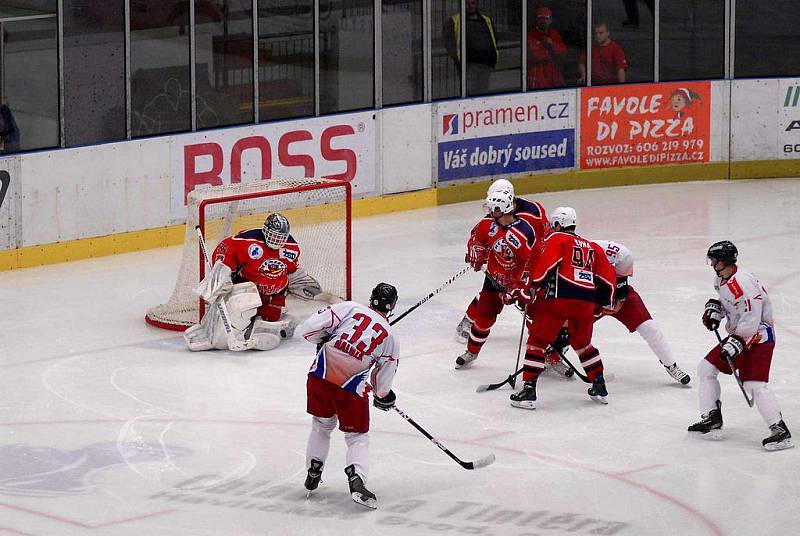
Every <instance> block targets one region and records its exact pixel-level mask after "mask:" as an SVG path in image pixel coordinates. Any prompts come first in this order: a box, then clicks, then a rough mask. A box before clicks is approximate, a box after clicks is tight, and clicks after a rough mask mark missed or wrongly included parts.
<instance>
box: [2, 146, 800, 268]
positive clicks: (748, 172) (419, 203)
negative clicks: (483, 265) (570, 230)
mask: <svg viewBox="0 0 800 536" xmlns="http://www.w3.org/2000/svg"><path fill="white" fill-rule="evenodd" d="M797 176H800V160H765V161H758V162H731V163H730V164H729V163H728V162H721V163H708V164H684V165H678V166H658V167H649V168H617V169H602V170H580V171H577V170H571V171H568V172H564V173H545V174H536V175H529V176H527V177H521V178H515V179H514V180H513V182H514V186H515V190H516V193H517V194H519V195H527V194H535V193H541V192H558V191H564V190H577V189H582V188H607V187H612V186H633V185H641V184H659V183H669V182H685V181H698V180H721V179H727V178H732V179H745V178H747V179H752V178H777V177H797ZM489 184H490V182H489V181H484V182H478V183H469V184H454V185H444V186H442V187H440V188H431V189H427V190H422V191H418V192H403V193H398V194H390V195H383V196H379V197H371V198H367V199H354V200H353V206H352V210H353V217H354V218H363V217H367V216H375V215H378V214H387V213H390V212H399V211H405V210H414V209H419V208H427V207H432V206H436V205H446V204H451V203H461V202H464V201H474V200H478V199H482V198H483V197H484V196H485V195H486V188H487V187H488V185H489ZM295 210H306V211H308V210H309V209H295ZM311 210H312V214H315V215H316V217H317V218H319V219H325V216H323V214H324V211H321V210H320V211H319V212H318V211H317V209H311ZM287 214H288V215H289V216H290V218H291V212H290V211H287ZM309 215H310V214H306V216H309ZM184 235H185V229H184V226H183V225H174V226H170V227H162V228H159V229H147V230H144V231H132V232H127V233H120V234H114V235H108V236H101V237H97V238H86V239H81V240H70V241H68V242H58V243H55V244H45V245H42V246H31V247H26V248H20V249H14V250H3V251H0V271H7V270H13V269H17V268H29V267H32V266H41V265H45V264H55V263H59V262H65V261H74V260H79V259H88V258H93V257H102V256H105V255H116V254H119V253H130V252H133V251H141V250H144V249H153V248H160V247H166V246H175V245H179V244H182V243H183V241H184Z"/></svg>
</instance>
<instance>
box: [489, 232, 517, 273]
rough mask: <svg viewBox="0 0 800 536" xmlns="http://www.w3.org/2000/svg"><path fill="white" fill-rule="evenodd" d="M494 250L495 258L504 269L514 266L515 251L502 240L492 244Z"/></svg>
mask: <svg viewBox="0 0 800 536" xmlns="http://www.w3.org/2000/svg"><path fill="white" fill-rule="evenodd" d="M492 250H493V251H494V252H495V253H496V255H495V257H496V258H497V260H498V261H499V262H500V264H501V265H502V266H503V267H504V268H509V267H511V265H513V264H514V250H513V249H511V248H510V247H508V244H506V241H505V240H503V239H502V238H501V239H499V240H498V241H497V242H495V243H494V244H492Z"/></svg>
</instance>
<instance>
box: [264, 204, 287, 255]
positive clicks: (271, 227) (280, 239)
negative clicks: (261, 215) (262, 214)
mask: <svg viewBox="0 0 800 536" xmlns="http://www.w3.org/2000/svg"><path fill="white" fill-rule="evenodd" d="M262 230H263V232H264V241H265V242H266V243H267V247H269V248H271V249H280V248H282V247H283V245H284V244H285V243H286V241H287V240H288V239H289V220H287V219H286V216H284V215H283V214H278V213H277V212H276V213H274V214H270V215H269V216H267V219H266V221H265V222H264V227H263V229H262Z"/></svg>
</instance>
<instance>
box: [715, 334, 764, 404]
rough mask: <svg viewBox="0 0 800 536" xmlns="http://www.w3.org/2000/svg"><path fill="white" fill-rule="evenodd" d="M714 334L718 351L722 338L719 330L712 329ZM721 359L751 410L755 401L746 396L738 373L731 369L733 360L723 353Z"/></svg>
mask: <svg viewBox="0 0 800 536" xmlns="http://www.w3.org/2000/svg"><path fill="white" fill-rule="evenodd" d="M714 334H715V335H716V336H717V341H718V342H719V346H720V349H722V337H720V334H719V329H714ZM722 358H723V359H724V360H725V362H726V363H727V364H728V366H729V367H730V368H731V373H732V374H733V377H734V378H736V383H738V384H739V389H741V390H742V394H743V395H744V399H745V400H746V401H747V405H748V406H750V407H751V408H752V407H753V404H755V399H754V398H750V397H749V396H747V391H745V390H744V384H743V383H742V379H741V378H740V377H739V371H738V370H736V369H735V368H734V367H733V360H732V359H731V358H730V356H729V355H728V354H724V353H723V354H722Z"/></svg>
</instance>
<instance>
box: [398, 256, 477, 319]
mask: <svg viewBox="0 0 800 536" xmlns="http://www.w3.org/2000/svg"><path fill="white" fill-rule="evenodd" d="M469 268H470V267H469V266H465V267H464V268H463V269H462V270H460V271H459V272H458V273H457V274H456V275H454V276H453V277H451V278H450V279H448V280H447V281H445V282H444V283H442V285H441V286H440V287H439V288H437V289H436V290H434V291H433V292H431V293H430V294H428V295H427V296H425V297H424V298H422V299H421V300H420V301H418V302H417V303H416V304H414V305H412V306H411V308H410V309H408V310H406V311H405V312H404V313H403V314H401V315H400V316H398V317H397V318H395V319H394V320H392V321H391V322H389V325H390V326H394V325H395V324H397V323H398V322H400V321H401V320H402V319H403V318H405V317H406V315H408V314H409V313H410V312H411V311H413V310H415V309H416V308H417V307H419V306H420V305H422V304H423V303H425V302H426V301H428V300H430V299H431V298H433V297H434V296H435V295H437V294H439V293H440V292H441V291H443V290H444V289H445V287H447V286H448V285H450V284H451V283H452V282H453V281H455V280H456V279H458V278H459V277H461V276H462V275H464V274H466V273H467V271H468V270H469Z"/></svg>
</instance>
